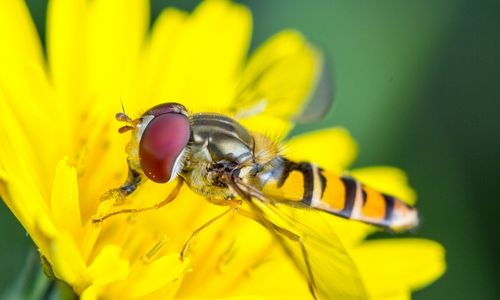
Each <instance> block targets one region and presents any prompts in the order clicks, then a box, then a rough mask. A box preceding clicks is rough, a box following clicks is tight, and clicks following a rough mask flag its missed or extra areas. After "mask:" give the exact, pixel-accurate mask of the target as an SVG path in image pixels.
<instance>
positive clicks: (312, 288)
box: [239, 210, 318, 299]
mask: <svg viewBox="0 0 500 300" xmlns="http://www.w3.org/2000/svg"><path fill="white" fill-rule="evenodd" d="M239 213H240V214H241V215H243V216H245V217H248V218H250V219H253V220H254V221H256V222H257V223H259V224H261V225H262V226H264V227H266V228H268V229H269V230H270V231H271V233H272V234H274V235H276V236H277V237H285V238H287V239H289V240H290V241H292V242H296V243H298V244H299V246H300V251H301V254H302V258H303V260H304V265H305V268H306V273H307V274H306V275H307V286H308V288H309V292H310V293H311V294H312V296H313V298H314V299H318V295H317V292H316V291H317V288H316V283H315V280H314V275H313V272H312V268H311V262H310V260H309V255H308V252H307V249H306V246H305V244H304V241H303V240H302V237H301V236H299V235H297V234H295V233H293V232H291V231H290V230H288V229H286V228H283V227H281V226H278V225H276V224H274V223H273V222H271V221H269V220H267V219H264V218H259V217H258V216H255V215H253V214H251V213H249V212H246V211H243V210H240V211H239ZM276 233H278V234H279V235H277V234H276ZM277 240H278V241H279V242H280V243H281V245H282V246H283V247H282V248H283V249H284V251H285V252H286V253H287V255H288V256H289V257H290V258H291V259H292V260H293V261H294V262H295V263H296V264H297V262H296V259H295V256H294V254H293V253H292V250H291V249H289V248H288V247H286V246H285V244H284V242H283V241H282V240H281V239H280V238H277ZM297 265H298V264H297Z"/></svg>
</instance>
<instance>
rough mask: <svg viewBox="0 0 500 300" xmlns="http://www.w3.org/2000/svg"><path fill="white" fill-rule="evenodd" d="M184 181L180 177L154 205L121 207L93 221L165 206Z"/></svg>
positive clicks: (172, 198) (173, 197) (97, 221)
mask: <svg viewBox="0 0 500 300" xmlns="http://www.w3.org/2000/svg"><path fill="white" fill-rule="evenodd" d="M183 182H184V181H183V180H182V179H180V178H179V179H177V185H176V186H175V187H174V189H173V190H172V191H171V192H170V194H169V195H168V196H167V197H166V198H165V199H164V200H163V201H161V202H158V203H156V204H155V205H153V206H149V207H141V208H125V209H121V210H118V211H114V212H111V213H109V214H106V215H104V216H101V217H98V218H93V219H92V222H93V223H101V222H102V221H104V220H106V219H107V218H109V217H111V216H115V215H120V214H130V213H140V212H144V211H148V210H154V209H159V208H162V207H163V206H165V205H167V204H169V203H170V202H172V201H173V200H174V199H175V198H176V197H177V195H178V194H179V192H180V190H181V187H182V184H183Z"/></svg>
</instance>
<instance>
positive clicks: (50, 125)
mask: <svg viewBox="0 0 500 300" xmlns="http://www.w3.org/2000/svg"><path fill="white" fill-rule="evenodd" d="M148 12H149V7H148V2H147V1H144V0H131V1H121V0H95V1H87V0H71V1H68V0H51V1H50V2H49V7H48V17H47V20H48V21H47V43H46V45H47V56H46V58H45V56H44V52H43V50H42V46H41V43H40V41H39V39H38V37H37V34H36V31H35V29H34V25H33V23H32V20H31V19H30V17H29V13H28V10H27V8H26V6H25V3H24V2H23V1H21V0H4V1H1V3H0V38H1V39H2V42H3V43H2V47H0V65H1V66H2V68H0V136H1V138H2V143H1V145H0V195H1V196H2V199H3V200H4V201H5V203H6V204H7V205H8V207H9V208H10V210H11V211H12V213H13V214H15V216H16V217H17V219H18V220H19V222H21V224H22V225H23V226H24V228H25V229H26V230H27V232H28V233H29V235H30V237H31V238H32V239H33V241H34V243H35V244H36V246H37V247H38V248H39V251H40V253H41V255H43V257H44V258H45V259H46V260H47V262H48V263H49V264H50V266H51V268H52V271H53V272H54V274H55V276H56V277H57V278H58V279H60V280H63V281H65V282H67V283H68V284H69V285H70V286H71V287H72V288H73V290H74V292H75V293H76V294H78V295H80V296H81V297H82V299H98V298H99V299H139V298H140V299H158V298H160V299H165V298H199V297H209V298H210V297H219V298H224V297H237V298H238V299H246V298H248V299H250V298H252V299H261V298H266V299H273V298H282V297H284V296H289V298H297V299H307V298H310V297H311V295H310V293H309V291H308V288H307V282H306V280H305V279H304V277H303V276H302V275H301V274H300V273H299V272H298V271H297V270H296V268H294V266H293V264H292V263H291V261H290V260H289V259H288V258H287V256H285V255H284V254H283V252H282V251H281V249H280V248H279V247H278V246H277V245H276V244H275V243H274V242H273V238H272V235H270V234H269V233H268V232H267V231H266V230H265V229H264V228H263V227H262V226H260V225H259V224H257V223H256V222H252V221H251V220H248V219H246V218H244V217H242V216H239V215H233V216H230V217H227V218H226V219H223V220H220V221H219V222H218V223H216V224H214V225H213V226H210V227H209V228H207V229H206V230H205V231H203V233H202V234H200V235H199V236H198V237H197V238H196V240H195V241H194V244H193V246H192V248H191V249H190V250H191V251H190V253H189V256H188V259H187V260H185V261H181V260H180V259H179V250H180V249H181V248H182V246H183V245H184V243H185V242H186V240H187V238H188V237H189V236H190V235H191V233H192V232H193V231H194V230H195V229H196V228H197V227H199V226H200V225H202V224H203V223H205V222H206V221H207V220H209V219H211V218H212V217H214V216H215V215H217V214H218V213H220V212H221V210H224V209H225V208H224V207H218V206H215V205H213V204H210V203H208V202H207V201H206V200H205V199H203V198H201V197H200V196H197V195H196V194H194V193H193V192H191V191H190V190H189V189H187V188H183V190H182V191H181V194H180V195H179V196H178V197H177V199H176V200H175V201H173V202H172V203H171V204H169V205H168V206H167V207H165V208H163V209H160V210H156V211H150V212H144V213H141V214H136V215H133V216H131V215H119V216H115V217H113V218H110V219H108V220H106V222H104V223H102V224H97V225H96V224H93V223H92V221H91V220H92V219H91V217H92V216H93V215H94V214H95V213H96V212H97V210H98V208H99V209H105V206H106V205H109V203H107V202H106V201H105V202H102V203H101V202H100V197H101V195H102V194H103V193H104V192H106V191H107V190H109V189H110V188H113V187H116V186H118V185H119V184H121V182H122V180H123V179H124V178H125V176H126V171H127V168H126V163H125V162H126V153H125V151H124V150H123V149H124V146H125V144H126V143H127V139H128V138H129V137H128V136H126V135H118V134H117V133H116V129H117V128H118V127H119V126H120V124H117V122H115V121H114V119H113V118H112V116H113V115H114V114H115V113H116V112H117V111H119V110H120V109H121V104H120V102H123V104H124V106H125V108H126V109H127V111H128V112H129V113H131V114H132V113H133V114H134V116H135V115H138V114H139V112H140V111H144V110H145V109H147V108H149V107H151V106H153V105H155V104H158V103H161V102H165V101H177V102H180V103H183V104H185V105H186V106H187V107H188V108H189V109H190V110H192V111H199V110H201V109H204V108H207V107H209V108H211V109H213V110H217V111H226V110H228V109H229V108H230V107H231V106H232V105H234V103H232V100H233V99H234V98H235V93H236V91H237V88H238V83H239V82H240V81H244V80H245V78H246V77H245V76H246V74H248V73H252V72H254V70H253V69H252V68H254V67H255V65H256V64H258V63H261V62H262V61H263V60H264V61H265V60H266V59H267V58H269V57H280V56H285V55H288V54H289V53H290V51H292V52H293V51H295V52H294V53H295V54H294V55H295V57H294V59H296V62H297V63H296V64H295V65H294V69H292V70H288V69H279V70H280V72H281V73H277V74H274V75H273V76H275V77H280V76H287V75H290V74H297V75H295V76H294V77H293V78H294V79H295V80H296V81H297V82H293V84H294V85H297V84H298V85H301V84H302V87H304V88H302V89H298V90H299V91H302V93H296V94H294V95H293V97H291V99H295V103H288V104H287V105H283V106H282V107H281V108H276V109H282V111H281V112H280V113H281V114H282V115H287V114H288V115H289V114H291V113H293V112H294V111H296V110H297V109H298V108H299V106H300V105H301V101H303V99H305V98H306V96H307V95H306V93H307V92H308V89H306V88H305V87H310V86H311V82H312V80H311V78H312V77H313V73H314V72H315V68H316V63H317V59H318V57H317V53H316V52H315V50H314V49H313V48H312V47H310V46H309V45H308V44H307V43H306V42H305V41H304V40H303V38H302V37H301V36H300V35H299V34H298V33H295V32H293V31H287V32H283V33H280V34H278V35H277V36H275V37H273V38H271V39H270V40H269V41H268V42H267V43H266V44H265V45H264V46H263V47H262V48H261V49H260V50H259V51H258V52H257V53H256V54H254V55H253V56H252V58H250V62H249V63H248V64H246V65H245V64H244V60H245V55H246V51H247V48H248V43H249V40H250V32H251V16H250V13H249V12H248V10H247V9H246V8H245V7H243V6H241V5H237V4H232V3H230V2H227V1H216V0H212V1H205V2H203V3H202V4H201V5H200V6H199V7H198V8H197V9H196V10H195V11H194V12H193V13H192V14H187V13H185V12H182V11H179V10H176V9H166V10H165V11H164V12H163V13H162V14H161V15H160V17H159V18H158V20H157V21H156V22H155V24H154V26H153V28H152V30H151V32H150V33H148V26H149V19H148V18H149V16H148ZM268 88H269V90H271V87H270V86H268ZM273 89H274V88H273ZM285 92H290V91H286V90H279V89H277V90H276V93H278V94H279V93H285ZM272 96H276V95H272ZM245 125H246V126H248V127H249V128H250V129H252V130H257V131H262V132H264V133H266V134H268V135H271V136H275V137H278V136H284V135H286V133H287V132H288V130H289V129H290V127H291V124H288V123H284V122H281V123H280V121H278V120H277V119H276V120H275V119H273V118H268V117H265V116H257V117H255V118H253V119H252V118H251V119H250V120H247V122H246V123H245ZM286 149H287V150H286V151H287V154H288V155H289V157H290V158H292V159H306V160H309V161H315V162H317V163H319V164H321V165H322V166H324V167H325V168H327V169H329V170H332V171H343V170H345V169H346V168H347V167H348V165H349V164H350V163H351V162H352V160H353V158H354V157H355V155H356V146H355V144H354V142H353V141H352V139H351V137H350V136H349V134H348V133H347V132H346V131H345V130H343V129H339V128H336V129H327V130H324V131H318V132H314V133H311V134H306V135H303V136H299V137H295V138H293V139H292V140H291V141H290V142H288V143H287V147H286ZM352 175H353V176H356V177H358V178H360V179H362V180H363V181H365V182H367V183H369V184H371V185H372V186H374V187H378V188H380V189H381V190H382V191H386V192H392V193H393V194H396V195H397V196H400V197H401V198H403V199H407V200H409V201H411V200H412V199H414V195H413V192H412V190H411V189H410V188H409V187H408V186H407V183H406V178H405V176H404V174H403V173H402V172H401V171H399V170H397V169H393V168H384V167H380V168H367V169H363V170H357V171H353V172H352ZM171 189H172V185H159V184H154V183H151V182H146V183H145V184H143V185H141V187H140V188H139V189H138V190H137V192H136V193H134V194H133V195H132V196H130V197H129V199H127V203H125V204H123V205H122V206H121V207H146V206H150V205H152V204H154V203H156V202H159V201H160V200H162V199H163V198H164V197H165V196H166V195H167V194H168V192H169V191H170V190H171ZM99 206H100V207H99ZM331 219H332V221H331V223H332V224H331V225H332V228H335V232H337V234H338V235H339V237H340V239H341V240H342V241H343V243H344V245H345V248H346V249H347V252H348V253H349V255H351V256H352V259H353V260H354V262H355V263H356V265H357V267H358V269H359V271H360V274H361V278H362V285H363V286H362V287H360V288H361V289H362V290H366V292H367V295H369V296H370V297H371V298H380V299H382V298H384V299H387V298H394V299H396V298H399V299H401V298H407V297H409V295H410V292H411V291H412V290H414V289H418V288H421V287H423V286H425V285H427V284H429V283H431V282H432V281H433V280H435V279H436V278H437V277H439V276H440V275H441V274H442V273H443V271H444V259H443V256H444V251H443V249H442V248H441V246H440V245H439V244H437V243H435V242H432V241H428V240H422V239H391V240H372V241H364V238H365V237H366V236H367V234H369V233H370V232H372V231H373V228H372V227H370V226H367V225H363V224H358V223H355V222H349V221H345V220H340V219H336V218H333V217H332V218H331ZM327 280H328V281H329V282H331V284H332V285H338V286H340V285H343V284H345V282H344V281H343V278H339V277H335V274H331V278H327Z"/></svg>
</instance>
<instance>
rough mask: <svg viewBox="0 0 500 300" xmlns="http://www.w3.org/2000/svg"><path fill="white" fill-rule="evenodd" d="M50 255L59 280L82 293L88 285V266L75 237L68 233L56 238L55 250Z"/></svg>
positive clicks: (54, 242)
mask: <svg viewBox="0 0 500 300" xmlns="http://www.w3.org/2000/svg"><path fill="white" fill-rule="evenodd" d="M44 254H45V253H44ZM49 254H50V256H49V257H48V258H49V261H50V263H51V264H52V269H53V270H54V273H55V274H56V276H57V278H60V279H62V280H64V281H65V282H67V283H68V284H70V285H72V286H73V288H74V289H75V290H76V291H78V292H81V291H82V290H83V288H84V287H85V286H84V285H85V284H87V280H86V279H87V276H86V271H87V266H86V264H85V262H84V260H83V257H82V255H81V253H80V249H79V248H78V246H77V245H76V243H75V241H74V237H73V236H71V235H69V234H67V233H63V234H60V235H58V236H57V237H54V238H53V248H52V249H51V251H50V252H49ZM51 258H52V259H51Z"/></svg>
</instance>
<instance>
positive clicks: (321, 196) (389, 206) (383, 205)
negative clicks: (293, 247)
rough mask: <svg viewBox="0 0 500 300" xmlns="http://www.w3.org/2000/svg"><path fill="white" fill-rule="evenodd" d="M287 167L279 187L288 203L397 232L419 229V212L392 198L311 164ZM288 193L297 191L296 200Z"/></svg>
mask: <svg viewBox="0 0 500 300" xmlns="http://www.w3.org/2000/svg"><path fill="white" fill-rule="evenodd" d="M287 163H289V167H288V168H287V169H286V171H285V172H284V173H283V174H282V175H283V177H282V179H281V182H280V183H279V186H280V189H282V190H283V191H284V193H285V197H286V198H288V199H291V198H295V199H292V200H295V201H300V202H302V203H303V204H306V205H308V206H310V207H313V208H315V209H318V210H322V211H325V212H328V213H331V214H334V215H337V216H340V217H343V218H347V219H352V220H358V221H361V222H365V223H369V224H373V225H377V226H381V227H385V228H388V229H391V230H395V231H399V230H407V229H411V228H414V227H415V226H417V225H418V214H417V210H416V209H415V208H414V207H412V206H410V205H408V204H406V203H404V202H403V201H401V200H399V199H397V198H395V197H393V196H390V195H387V194H384V193H381V192H379V191H377V190H375V189H373V188H370V187H368V186H365V185H363V184H362V183H361V182H359V181H357V180H355V179H353V178H351V177H347V176H338V175H335V174H333V173H330V172H326V171H324V170H322V169H320V168H319V167H317V166H315V165H313V164H311V163H307V162H303V163H293V162H289V161H288V162H287ZM300 181H301V182H300ZM287 191H295V192H294V194H295V197H291V196H286V194H287V193H289V192H287ZM299 193H300V194H301V195H300V196H298V194H299Z"/></svg>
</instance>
